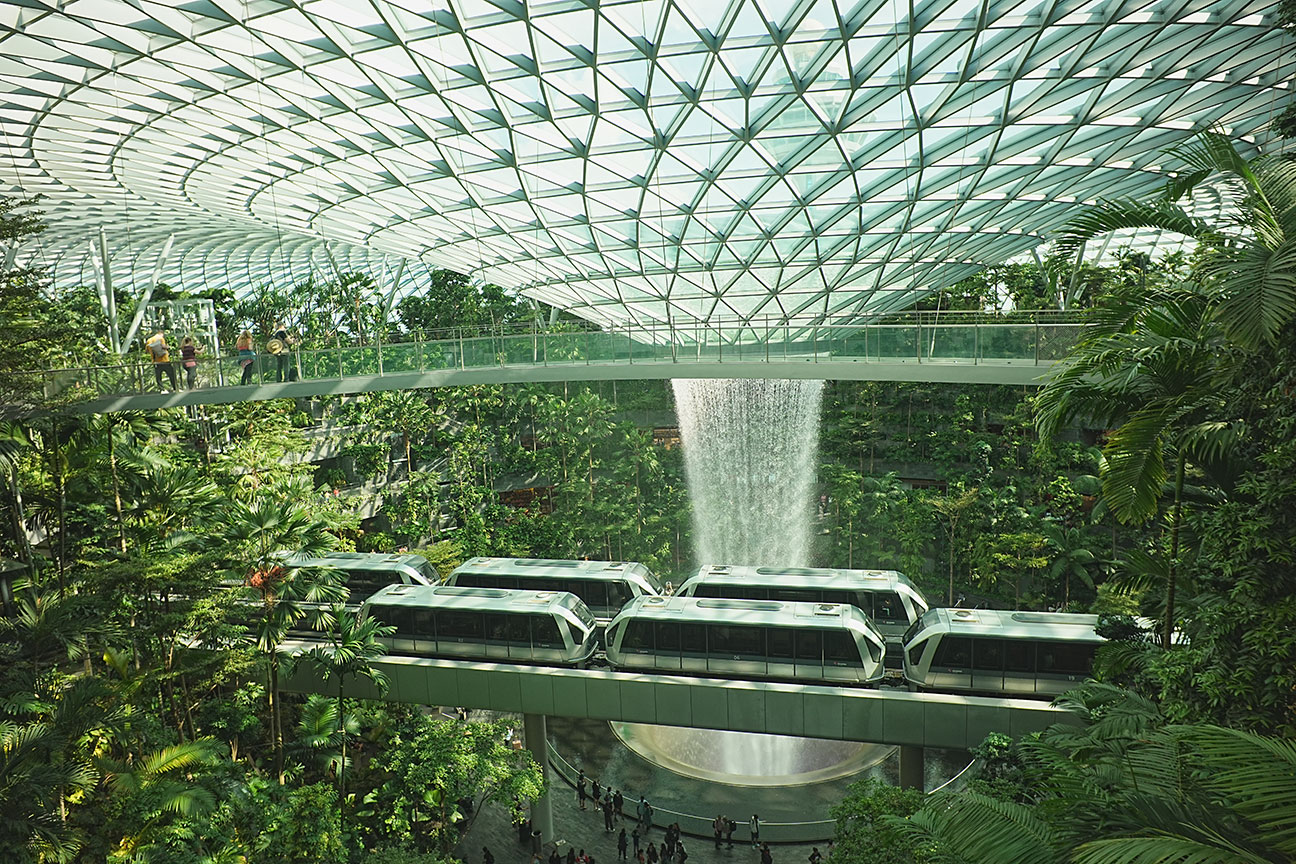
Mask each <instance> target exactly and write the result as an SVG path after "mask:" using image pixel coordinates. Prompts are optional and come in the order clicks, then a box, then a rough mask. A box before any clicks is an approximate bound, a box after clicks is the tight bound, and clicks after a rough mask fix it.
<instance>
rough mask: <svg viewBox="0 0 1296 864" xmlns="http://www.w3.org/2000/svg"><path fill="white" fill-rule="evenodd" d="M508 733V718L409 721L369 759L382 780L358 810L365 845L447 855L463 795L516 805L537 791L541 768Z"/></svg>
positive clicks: (418, 718)
mask: <svg viewBox="0 0 1296 864" xmlns="http://www.w3.org/2000/svg"><path fill="white" fill-rule="evenodd" d="M506 733H507V727H506V725H505V724H503V723H467V724H464V723H456V722H453V721H449V720H443V719H435V718H432V717H428V716H425V715H421V714H420V715H417V716H415V717H413V718H411V719H410V721H409V722H408V724H407V725H406V726H405V728H402V729H401V730H400V731H399V733H398V734H397V735H396V736H394V737H393V739H392V740H391V741H390V742H388V743H387V744H386V746H385V747H384V748H383V750H382V751H381V752H380V753H378V754H376V755H375V756H374V757H373V760H372V762H371V768H372V769H373V770H374V771H375V772H377V773H378V775H379V776H380V777H381V778H384V779H382V780H381V781H380V782H379V783H377V784H376V788H374V789H373V791H371V792H370V793H369V794H368V795H366V796H365V799H364V804H365V808H364V809H363V810H361V811H360V813H359V814H358V815H359V818H360V822H361V826H362V831H363V833H364V836H365V838H366V843H367V845H379V844H392V843H400V842H408V843H412V844H413V845H414V847H415V848H416V849H417V850H418V851H439V852H440V853H441V854H443V855H448V854H449V852H450V850H451V849H452V848H453V845H454V843H455V841H456V840H457V839H458V830H457V828H456V825H457V823H458V822H460V821H461V820H462V819H463V818H464V817H463V814H462V813H461V812H460V811H459V809H458V805H457V803H456V802H458V801H459V800H460V799H462V798H468V799H471V800H473V801H475V802H476V804H477V806H478V807H480V806H481V805H482V804H484V803H487V802H491V803H494V804H498V805H501V806H505V807H510V808H517V807H520V806H522V805H524V804H525V803H526V802H529V801H532V800H534V799H535V798H536V797H537V796H539V795H540V794H541V793H542V792H543V791H544V781H543V780H542V778H541V774H540V768H539V766H537V765H536V763H535V761H534V760H533V759H532V758H531V754H530V753H529V752H528V751H526V750H515V749H513V748H512V747H511V746H510V745H509V741H508V737H507V734H506Z"/></svg>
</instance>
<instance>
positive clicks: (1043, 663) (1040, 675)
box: [904, 607, 1104, 697]
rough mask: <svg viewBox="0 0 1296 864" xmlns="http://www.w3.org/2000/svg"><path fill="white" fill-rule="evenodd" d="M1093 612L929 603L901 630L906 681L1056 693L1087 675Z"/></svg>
mask: <svg viewBox="0 0 1296 864" xmlns="http://www.w3.org/2000/svg"><path fill="white" fill-rule="evenodd" d="M1097 623H1098V616H1097V615H1074V614H1068V613H1063V612H1007V611H997V610H994V609H947V608H943V607H938V608H935V609H929V610H928V611H927V613H926V614H925V615H923V616H922V618H920V619H918V620H917V621H915V622H914V623H913V625H912V626H911V627H910V628H909V632H908V633H906V634H905V638H904V652H905V653H904V677H905V680H906V681H908V682H909V685H910V688H911V689H918V690H939V691H945V692H949V691H952V692H960V693H982V694H995V695H1003V696H1050V697H1051V696H1058V695H1061V694H1062V693H1065V692H1066V691H1067V690H1070V689H1072V688H1073V687H1075V686H1076V685H1078V684H1079V683H1080V682H1082V681H1083V680H1084V679H1085V678H1087V677H1088V676H1089V673H1090V671H1091V670H1092V669H1093V660H1094V653H1095V652H1096V651H1097V649H1098V646H1099V645H1101V644H1102V643H1103V642H1104V639H1103V637H1101V636H1099V635H1098V634H1097V633H1096V632H1094V627H1095V626H1096V625H1097Z"/></svg>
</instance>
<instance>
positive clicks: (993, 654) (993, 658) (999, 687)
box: [972, 639, 1004, 693]
mask: <svg viewBox="0 0 1296 864" xmlns="http://www.w3.org/2000/svg"><path fill="white" fill-rule="evenodd" d="M1003 666H1004V640H1002V639H973V640H972V689H973V690H976V691H978V692H983V693H1002V692H1003V682H1004V669H1003Z"/></svg>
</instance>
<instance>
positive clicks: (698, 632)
mask: <svg viewBox="0 0 1296 864" xmlns="http://www.w3.org/2000/svg"><path fill="white" fill-rule="evenodd" d="M680 650H681V651H682V652H683V653H685V654H705V653H706V650H707V648H706V625H705V624H682V625H680Z"/></svg>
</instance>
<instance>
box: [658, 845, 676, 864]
mask: <svg viewBox="0 0 1296 864" xmlns="http://www.w3.org/2000/svg"><path fill="white" fill-rule="evenodd" d="M657 852H658V855H659V856H660V857H661V860H662V864H670V862H671V861H673V860H674V858H675V850H674V849H667V848H666V841H664V840H663V841H662V844H661V847H660V848H659V849H658V850H657Z"/></svg>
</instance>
